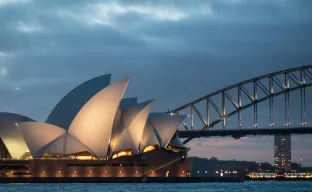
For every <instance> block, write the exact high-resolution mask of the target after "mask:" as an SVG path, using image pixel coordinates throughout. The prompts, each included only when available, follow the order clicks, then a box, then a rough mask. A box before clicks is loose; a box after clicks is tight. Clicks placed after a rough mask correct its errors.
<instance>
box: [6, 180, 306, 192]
mask: <svg viewBox="0 0 312 192" xmlns="http://www.w3.org/2000/svg"><path fill="white" fill-rule="evenodd" d="M0 191H8V192H23V191H47V192H50V191H53V192H54V191H57V192H62V191H68V192H76V191H77V192H78V191H79V192H81V191H92V192H98V191H101V192H102V191H112V192H117V191H118V192H121V191H125V192H126V191H127V192H136V191H151V192H173V191H179V192H190V191H196V192H201V191H208V192H210V191H211V192H221V191H222V192H223V191H231V192H251V191H252V192H264V191H268V192H270V191H274V192H290V191H312V182H309V181H294V182H288V181H287V182H278V181H266V182H260V181H248V182H244V183H196V184H182V183H180V184H3V185H0Z"/></svg>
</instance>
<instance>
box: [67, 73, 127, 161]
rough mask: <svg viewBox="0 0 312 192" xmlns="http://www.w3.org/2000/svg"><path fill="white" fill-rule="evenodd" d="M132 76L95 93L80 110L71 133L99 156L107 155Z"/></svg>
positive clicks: (72, 124) (70, 130)
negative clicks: (117, 113) (116, 117)
mask: <svg viewBox="0 0 312 192" xmlns="http://www.w3.org/2000/svg"><path fill="white" fill-rule="evenodd" d="M129 79H130V78H125V79H122V80H120V81H117V82H115V83H114V84H111V85H109V86H108V87H106V88H104V89H103V90H101V91H100V92H98V93H97V94H96V95H94V96H93V97H92V98H91V99H90V100H89V101H88V102H87V103H86V104H85V105H84V106H83V107H82V109H81V110H80V111H79V112H78V114H77V115H76V117H75V119H74V120H73V122H72V123H71V125H70V128H69V133H70V134H71V135H72V136H73V137H74V138H75V139H77V140H79V141H81V142H82V143H83V144H84V145H85V146H87V147H88V148H89V149H90V150H91V151H92V153H93V154H94V155H95V156H97V157H106V156H107V151H108V146H109V140H110V137H111V134H112V129H113V124H114V122H115V115H116V112H117V110H118V108H119V103H120V101H121V99H122V97H123V94H124V92H125V89H126V87H127V85H128V82H129Z"/></svg>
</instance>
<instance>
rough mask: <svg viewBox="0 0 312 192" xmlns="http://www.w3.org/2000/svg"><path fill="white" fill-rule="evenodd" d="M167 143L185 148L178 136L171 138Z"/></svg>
mask: <svg viewBox="0 0 312 192" xmlns="http://www.w3.org/2000/svg"><path fill="white" fill-rule="evenodd" d="M169 144H170V145H172V146H175V147H180V148H187V147H186V146H185V145H184V144H183V143H182V141H181V140H180V139H179V138H173V139H172V140H171V141H170V143H169Z"/></svg>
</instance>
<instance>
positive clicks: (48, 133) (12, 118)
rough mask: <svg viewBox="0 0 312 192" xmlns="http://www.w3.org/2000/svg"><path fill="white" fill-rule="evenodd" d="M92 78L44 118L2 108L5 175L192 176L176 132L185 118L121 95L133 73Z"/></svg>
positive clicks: (0, 146)
mask: <svg viewBox="0 0 312 192" xmlns="http://www.w3.org/2000/svg"><path fill="white" fill-rule="evenodd" d="M110 81H111V75H103V76H100V77H96V78H94V79H91V80H89V81H87V82H85V83H83V84H81V85H79V86H78V87H76V88H75V89H73V90H72V91H70V92H69V93H68V94H67V95H66V96H65V97H64V98H62V99H61V101H60V102H59V103H58V104H57V105H56V106H55V108H54V109H53V110H52V112H51V113H50V115H49V116H48V118H47V120H46V122H37V121H35V120H33V119H31V118H28V117H25V116H22V115H18V114H12V113H5V112H2V113H0V158H1V161H0V177H142V176H147V177H187V176H190V172H191V162H190V159H188V158H186V156H187V152H188V150H189V149H188V148H187V147H185V146H184V145H183V143H182V142H181V141H180V140H179V139H178V138H177V137H176V136H175V135H176V131H177V129H178V128H179V126H180V125H181V123H182V122H183V120H184V119H185V118H186V116H182V115H172V114H169V113H150V111H151V109H152V105H153V103H154V102H153V101H145V102H141V103H139V102H138V100H137V98H125V99H123V95H124V92H125V90H126V87H127V85H128V82H129V78H125V79H122V80H119V81H117V82H114V83H111V82H110Z"/></svg>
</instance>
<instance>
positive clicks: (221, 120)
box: [169, 65, 312, 144]
mask: <svg viewBox="0 0 312 192" xmlns="http://www.w3.org/2000/svg"><path fill="white" fill-rule="evenodd" d="M311 86H312V65H309V66H303V67H297V68H292V69H287V70H282V71H278V72H274V73H270V74H266V75H263V76H260V77H256V78H253V79H249V80H247V81H244V82H241V83H238V84H235V85H232V86H229V87H226V88H224V89H221V90H219V91H216V92H214V93H211V94H209V95H206V96H204V97H201V98H199V99H197V100H195V101H192V102H190V103H188V104H186V105H183V106H181V107H179V108H177V109H175V110H172V111H169V112H170V113H172V114H187V115H188V118H187V119H186V120H185V121H184V122H183V126H182V127H183V129H182V128H180V129H179V130H178V132H177V136H178V137H179V138H185V139H186V140H185V141H184V144H186V143H188V142H189V141H191V140H192V139H194V138H200V137H211V136H222V137H224V136H232V137H234V138H235V139H239V138H241V137H244V136H248V135H274V134H280V135H283V134H312V127H311V126H312V124H311V126H310V125H309V124H308V123H307V106H308V105H307V100H306V98H307V88H309V87H311ZM293 94H294V95H293ZM291 105H295V106H296V107H297V108H298V110H296V112H295V115H297V116H298V119H297V121H298V122H297V124H296V123H294V124H293V123H292V124H291V123H290V119H291V115H293V113H291V112H293V110H292V109H291V107H290V106H291ZM281 106H282V108H283V110H280V109H278V111H277V108H281ZM260 108H261V109H262V110H259V109H260ZM281 113H282V116H283V117H282V119H283V121H284V122H283V124H282V126H277V125H276V123H275V121H276V119H277V117H276V115H277V114H278V115H281ZM244 116H246V117H247V119H248V120H251V121H252V122H251V123H250V125H248V126H246V125H245V124H244V121H243V118H244ZM259 116H261V118H259ZM264 116H266V117H268V118H264ZM233 117H234V118H235V117H236V118H235V119H236V120H235V121H233ZM230 118H231V119H232V121H231V123H229V124H228V123H227V122H228V119H230ZM263 119H266V120H263ZM278 119H279V120H280V119H281V117H279V118H278ZM260 124H261V125H262V126H260ZM218 126H219V127H218ZM217 127H218V128H217ZM181 129H182V130H181Z"/></svg>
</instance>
